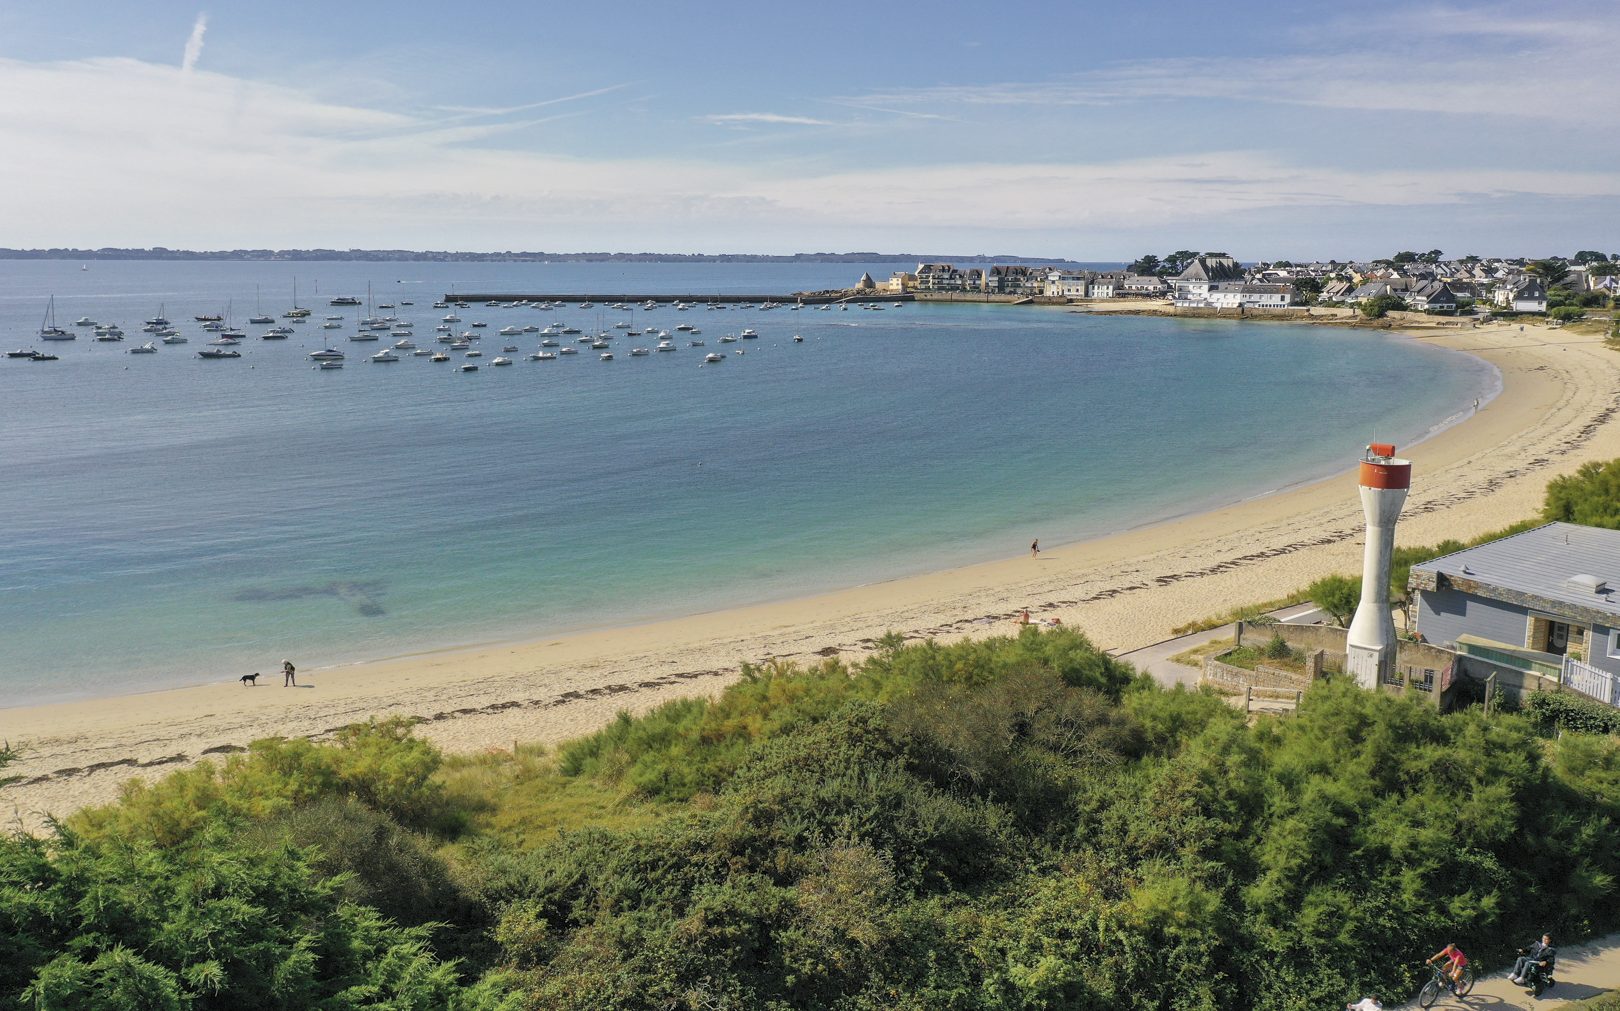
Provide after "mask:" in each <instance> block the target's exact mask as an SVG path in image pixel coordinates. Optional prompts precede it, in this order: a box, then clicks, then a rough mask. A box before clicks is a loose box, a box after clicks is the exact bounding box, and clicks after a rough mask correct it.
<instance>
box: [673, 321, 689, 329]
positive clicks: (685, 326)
mask: <svg viewBox="0 0 1620 1011" xmlns="http://www.w3.org/2000/svg"><path fill="white" fill-rule="evenodd" d="M675 329H677V330H690V329H692V324H690V323H682V324H681V325H680V326H678V327H676V328H675Z"/></svg>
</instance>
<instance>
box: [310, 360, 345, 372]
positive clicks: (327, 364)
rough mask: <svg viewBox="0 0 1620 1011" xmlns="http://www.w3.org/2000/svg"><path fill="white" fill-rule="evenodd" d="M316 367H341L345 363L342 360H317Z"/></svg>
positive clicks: (328, 368)
mask: <svg viewBox="0 0 1620 1011" xmlns="http://www.w3.org/2000/svg"><path fill="white" fill-rule="evenodd" d="M315 367H316V368H318V369H323V370H331V369H341V368H342V367H343V363H342V362H336V361H333V362H316V363H315Z"/></svg>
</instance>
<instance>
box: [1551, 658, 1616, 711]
mask: <svg viewBox="0 0 1620 1011" xmlns="http://www.w3.org/2000/svg"><path fill="white" fill-rule="evenodd" d="M1561 681H1562V682H1563V683H1564V684H1566V685H1568V686H1569V687H1571V688H1573V689H1575V690H1576V691H1578V692H1580V693H1581V694H1582V695H1589V696H1591V697H1592V698H1594V699H1597V700H1598V701H1599V702H1605V703H1608V704H1609V705H1611V706H1620V686H1617V685H1616V683H1615V681H1616V679H1615V676H1614V675H1613V674H1610V673H1609V672H1608V671H1602V670H1598V669H1597V668H1596V667H1593V666H1592V665H1591V664H1589V663H1582V662H1581V661H1579V660H1577V659H1575V658H1574V657H1569V656H1567V657H1565V658H1564V670H1563V676H1562V678H1561Z"/></svg>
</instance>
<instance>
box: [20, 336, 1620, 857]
mask: <svg viewBox="0 0 1620 1011" xmlns="http://www.w3.org/2000/svg"><path fill="white" fill-rule="evenodd" d="M1403 332H1406V333H1409V335H1410V336H1411V337H1412V338H1413V339H1417V340H1425V341H1432V342H1435V343H1437V344H1440V345H1442V346H1445V347H1448V348H1450V349H1452V350H1457V351H1463V352H1467V353H1472V354H1475V355H1477V356H1478V357H1482V358H1484V359H1485V360H1486V361H1488V362H1490V363H1491V364H1492V365H1494V366H1495V367H1496V368H1497V370H1498V373H1499V375H1500V376H1501V384H1502V389H1501V393H1500V394H1499V395H1498V396H1497V397H1496V398H1495V399H1494V400H1491V401H1489V402H1484V401H1483V398H1482V410H1481V411H1480V412H1479V414H1478V415H1476V416H1474V417H1470V418H1467V419H1464V420H1462V421H1461V422H1458V423H1453V424H1451V425H1449V426H1446V427H1442V428H1441V429H1440V430H1439V431H1437V432H1435V433H1434V434H1433V435H1431V436H1429V437H1427V438H1425V439H1424V440H1423V441H1422V442H1420V443H1417V444H1415V445H1414V447H1413V451H1412V458H1413V460H1414V463H1415V464H1417V466H1418V468H1419V481H1418V485H1419V487H1418V488H1417V489H1415V490H1414V493H1413V496H1412V500H1411V501H1409V503H1408V506H1407V509H1406V512H1405V514H1404V515H1403V518H1402V530H1401V539H1402V542H1403V543H1414V544H1415V543H1425V542H1433V541H1438V540H1440V539H1442V538H1443V537H1447V536H1469V535H1472V534H1477V533H1482V532H1485V531H1488V530H1490V529H1494V528H1497V527H1500V526H1504V525H1506V524H1507V523H1509V522H1513V521H1515V520H1518V519H1522V518H1524V517H1526V516H1529V515H1532V514H1533V513H1534V512H1535V511H1536V510H1537V509H1538V508H1539V506H1540V501H1541V493H1542V488H1543V486H1544V485H1545V483H1546V481H1547V479H1549V478H1550V477H1552V476H1554V475H1556V474H1558V473H1563V472H1566V471H1568V470H1572V469H1574V467H1576V466H1578V465H1579V464H1580V463H1582V462H1585V461H1587V460H1589V459H1607V458H1610V457H1613V456H1620V424H1616V423H1615V416H1616V414H1617V413H1620V356H1617V355H1615V354H1614V353H1613V352H1610V351H1607V350H1606V349H1605V348H1603V346H1602V342H1601V340H1591V341H1587V340H1582V339H1577V338H1576V337H1574V335H1571V338H1570V339H1567V340H1566V339H1563V338H1564V332H1561V331H1548V330H1545V329H1540V328H1532V329H1531V330H1529V331H1525V332H1520V331H1518V330H1517V325H1516V324H1514V325H1512V326H1499V327H1492V328H1482V329H1474V330H1460V331H1459V330H1455V329H1447V330H1443V331H1438V332H1425V331H1403ZM1352 485H1353V478H1352V477H1351V476H1350V474H1349V472H1348V471H1346V472H1344V473H1341V474H1338V475H1335V476H1331V477H1328V478H1324V479H1318V480H1313V481H1309V482H1307V483H1305V484H1303V485H1297V486H1290V487H1286V488H1284V489H1281V490H1278V491H1277V492H1274V493H1267V494H1264V495H1262V496H1259V497H1253V498H1249V499H1245V500H1243V501H1240V502H1236V503H1232V504H1229V505H1225V506H1220V507H1217V508H1214V509H1210V510H1207V511H1203V512H1198V513H1195V514H1193V515H1187V516H1181V517H1176V518H1173V519H1169V520H1163V521H1159V522H1155V523H1151V524H1148V525H1146V526H1142V527H1138V528H1135V529H1132V530H1127V531H1123V532H1121V533H1118V534H1113V535H1109V536H1106V537H1101V538H1098V539H1096V540H1088V541H1082V542H1078V543H1074V544H1065V545H1061V546H1052V547H1050V548H1049V549H1048V550H1047V551H1045V552H1043V556H1042V558H1041V559H1040V560H1039V561H1032V560H1030V559H1029V558H1027V557H1019V558H1013V559H1002V560H999V561H992V562H983V563H978V564H975V565H969V566H964V567H961V568H956V569H949V570H945V571H942V572H932V573H926V574H922V575H914V576H904V577H900V578H897V579H893V580H887V581H883V582H877V583H871V584H867V585H864V586H858V587H852V588H848V589H843V590H838V591H834V592H829V593H821V594H816V595H812V596H808V597H803V598H798V599H794V600H788V601H777V602H771V603H765V604H756V605H751V606H747V607H740V608H732V609H727V610H721V611H713V612H709V613H706V614H698V615H690V616H687V617H684V618H680V619H675V620H668V621H659V622H652V623H648V624H642V625H635V626H631V627H624V628H606V629H597V630H595V631H590V632H583V633H576V634H570V635H567V636H552V637H547V638H544V639H537V640H533V641H527V642H516V643H514V642H500V643H485V644H481V645H476V646H463V647H454V648H448V649H440V650H433V651H430V652H425V653H417V654H412V655H409V656H402V657H395V658H392V659H388V660H381V661H373V662H368V663H361V664H353V665H348V666H344V667H336V668H328V669H324V670H320V671H313V670H312V671H307V672H304V673H303V677H304V678H305V679H306V680H308V681H309V682H310V684H311V687H309V688H301V689H299V690H297V691H281V690H278V688H279V686H276V685H274V683H273V680H271V679H269V678H266V681H267V682H268V683H267V685H265V686H263V687H262V688H260V689H244V688H242V687H241V686H239V685H237V684H235V683H234V682H232V683H229V684H210V685H202V686H198V687H193V688H183V689H170V690H165V691H155V692H150V693H145V694H141V695H132V696H123V697H118V698H104V699H93V700H85V701H79V702H69V703H56V704H50V705H41V706H33V707H26V708H16V709H9V710H0V736H6V737H9V738H10V739H11V740H12V741H13V743H18V744H22V745H23V746H24V747H25V748H26V749H27V752H26V754H25V757H24V760H23V761H22V762H20V763H19V764H18V766H16V767H14V769H12V770H10V771H13V772H15V773H17V774H19V775H21V776H22V777H23V779H24V782H23V783H22V784H19V785H17V786H13V787H10V788H8V789H7V790H6V791H5V792H4V794H3V795H0V797H3V799H4V800H5V801H7V802H9V803H10V804H11V805H12V806H13V807H15V808H16V809H17V811H18V813H19V816H20V818H21V821H22V823H23V824H25V825H30V826H37V825H38V824H39V823H40V822H41V820H42V818H43V815H44V813H46V812H49V813H53V814H57V815H60V814H65V813H67V812H69V811H71V810H74V809H76V808H77V807H80V806H83V805H84V804H89V803H100V802H105V801H107V800H111V799H113V798H115V797H116V795H117V786H118V784H119V783H120V782H121V781H122V780H124V779H126V778H128V777H130V776H131V775H140V774H146V775H152V774H160V773H161V772H163V771H166V770H167V768H168V767H169V766H179V765H182V764H186V763H189V762H191V761H195V760H196V759H198V758H201V757H204V756H206V755H209V754H219V753H222V752H225V751H229V750H235V749H237V748H240V747H241V746H243V745H245V744H246V743H247V742H248V741H250V740H252V739H255V738H259V737H265V736H272V735H282V736H293V735H310V736H317V737H318V736H321V735H322V734H325V733H328V732H330V731H332V730H335V729H336V728H338V727H340V726H342V725H344V724H347V723H350V722H353V721H354V720H357V719H365V718H366V717H367V716H370V715H373V714H376V715H395V714H404V715H411V716H416V717H421V718H423V719H424V720H426V721H427V722H425V723H424V724H423V726H422V727H421V733H422V734H423V736H425V737H427V738H429V739H432V740H434V741H436V742H437V743H439V744H440V745H442V746H444V747H445V748H447V749H448V750H476V749H479V748H488V747H493V746H505V745H509V744H510V743H511V742H512V741H513V740H514V739H523V740H535V739H539V740H551V741H554V740H559V739H563V738H566V737H571V736H576V735H578V734H580V733H584V732H587V731H589V730H590V729H592V728H594V727H595V726H598V725H600V724H601V723H602V722H604V721H606V720H608V719H611V718H612V716H613V714H614V713H615V712H617V711H618V710H619V709H623V708H629V709H632V710H634V711H641V710H644V709H646V708H650V707H651V706H653V705H656V704H658V703H661V702H663V701H666V700H668V699H671V698H676V697H682V696H689V695H694V694H707V693H710V692H712V691H714V690H716V689H717V688H718V687H720V686H722V685H723V684H725V683H727V682H728V681H729V680H730V679H731V678H733V677H734V676H735V674H736V669H737V667H738V665H739V663H740V662H742V661H749V662H760V661H765V660H768V659H771V658H773V657H774V658H781V659H791V660H796V661H799V662H814V661H817V660H819V659H820V658H821V657H824V656H840V655H841V656H846V657H852V658H855V657H859V656H860V655H862V654H863V653H864V652H865V651H866V650H867V649H869V648H870V646H871V645H872V644H873V643H875V641H876V639H877V638H878V637H880V636H882V635H883V634H884V633H885V632H887V631H889V630H891V629H892V630H898V631H902V632H903V633H905V634H907V635H908V636H912V637H926V636H936V637H942V638H943V637H955V636H961V635H987V634H998V633H1005V632H1008V631H1011V630H1012V629H1013V626H1012V625H1011V624H1010V618H1011V616H1012V615H1013V614H1015V613H1016V612H1017V611H1018V610H1020V609H1022V608H1023V607H1026V606H1027V607H1029V608H1030V610H1031V612H1032V613H1035V614H1039V615H1042V616H1045V617H1061V618H1062V620H1063V622H1064V623H1065V624H1066V625H1070V626H1073V627H1077V628H1079V629H1081V630H1083V631H1085V632H1087V634H1088V635H1090V636H1091V637H1092V639H1093V640H1094V641H1096V642H1097V644H1098V645H1100V646H1103V647H1105V648H1110V649H1118V650H1123V649H1128V648H1134V647H1136V646H1140V645H1145V644H1147V643H1150V642H1152V641H1156V640H1157V639H1161V638H1163V637H1165V635H1167V634H1168V631H1169V629H1170V628H1171V627H1173V626H1174V625H1177V624H1181V623H1184V622H1186V621H1189V620H1194V619H1197V618H1201V617H1204V616H1206V615H1209V614H1213V613H1217V612H1219V611H1222V610H1224V609H1226V608H1227V607H1230V606H1233V605H1236V604H1240V603H1244V602H1248V601H1253V600H1258V599H1264V598H1267V597H1275V596H1279V595H1281V594H1283V593H1286V592H1290V591H1292V590H1294V589H1297V588H1298V587H1300V586H1303V585H1304V584H1306V583H1308V582H1310V581H1311V580H1312V579H1315V578H1317V577H1318V576H1320V575H1323V574H1326V573H1328V572H1334V571H1353V570H1354V568H1355V565H1356V559H1358V558H1359V549H1358V548H1357V545H1356V537H1357V535H1358V534H1359V532H1360V511H1359V505H1358V504H1357V503H1356V500H1355V496H1354V494H1353V488H1352ZM148 770H150V771H148Z"/></svg>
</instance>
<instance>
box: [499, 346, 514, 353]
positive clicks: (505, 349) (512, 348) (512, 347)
mask: <svg viewBox="0 0 1620 1011" xmlns="http://www.w3.org/2000/svg"><path fill="white" fill-rule="evenodd" d="M517 349H518V346H517V345H516V344H508V345H506V346H505V347H503V348H501V350H502V351H503V352H507V353H511V352H513V351H516V350H517Z"/></svg>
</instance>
